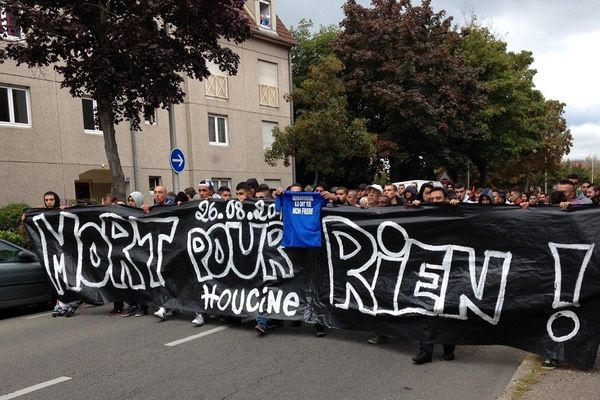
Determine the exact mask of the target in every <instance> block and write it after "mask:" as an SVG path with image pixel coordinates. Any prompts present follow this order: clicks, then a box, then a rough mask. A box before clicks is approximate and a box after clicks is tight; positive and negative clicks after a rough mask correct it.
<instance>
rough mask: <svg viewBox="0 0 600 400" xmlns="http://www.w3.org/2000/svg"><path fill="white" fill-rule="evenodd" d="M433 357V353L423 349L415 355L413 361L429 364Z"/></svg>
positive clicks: (417, 363) (418, 363)
mask: <svg viewBox="0 0 600 400" xmlns="http://www.w3.org/2000/svg"><path fill="white" fill-rule="evenodd" d="M431 359H432V354H431V353H428V352H426V351H421V352H420V353H419V354H417V355H416V356H415V357H413V359H412V360H413V363H415V364H416V365H421V364H427V363H430V362H431Z"/></svg>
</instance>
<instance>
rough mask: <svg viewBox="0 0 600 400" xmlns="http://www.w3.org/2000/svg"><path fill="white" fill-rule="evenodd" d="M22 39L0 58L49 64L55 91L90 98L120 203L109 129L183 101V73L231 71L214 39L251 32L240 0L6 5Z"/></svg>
mask: <svg viewBox="0 0 600 400" xmlns="http://www.w3.org/2000/svg"><path fill="white" fill-rule="evenodd" d="M2 6H3V7H6V8H8V9H10V10H12V12H13V14H14V15H15V23H16V24H17V25H19V26H20V27H21V29H22V30H23V32H24V33H25V35H26V40H22V41H15V42H9V43H8V44H7V46H6V48H5V49H2V50H0V60H5V59H7V58H11V59H14V60H15V61H16V62H17V63H18V64H26V65H28V66H30V67H46V66H50V65H51V66H52V67H53V68H54V69H55V70H56V71H57V72H58V73H60V74H61V75H62V81H61V87H63V88H67V89H69V91H70V93H71V94H72V95H73V96H75V97H81V96H83V95H88V96H92V97H93V98H94V99H95V100H96V101H97V103H98V115H97V117H98V120H99V121H100V124H101V126H102V127H103V131H104V139H105V149H106V153H107V158H108V162H109V166H110V169H111V174H112V178H113V191H115V192H116V194H117V196H119V197H121V198H124V195H125V181H124V176H123V172H122V168H121V163H120V159H119V155H118V149H117V145H116V141H115V138H114V124H117V123H119V122H122V121H124V120H127V121H130V122H131V124H132V125H133V127H134V128H137V127H138V126H139V122H140V114H141V113H142V112H143V110H144V109H145V108H146V109H154V108H156V107H163V108H166V107H168V106H169V105H171V104H178V103H181V102H182V101H183V100H184V95H185V93H184V92H183V90H182V88H181V83H182V82H183V79H184V75H187V76H188V77H190V78H194V79H202V78H204V77H207V76H208V75H209V71H208V68H207V65H206V61H205V60H210V61H212V62H215V63H216V64H218V65H219V66H220V68H221V69H222V70H224V71H227V72H229V73H231V74H235V73H236V71H237V66H238V63H239V57H238V55H237V54H235V53H234V52H233V51H232V50H231V49H229V48H227V47H224V46H222V45H221V44H220V43H219V40H220V39H224V40H228V41H232V42H235V43H240V42H242V41H244V40H245V39H247V38H248V37H249V36H250V35H251V31H250V25H249V22H250V20H249V18H248V16H247V15H246V14H245V11H244V10H243V6H244V1H243V0H210V1H208V0H188V1H183V2H182V1H176V0H149V1H142V2H140V1H137V0H118V1H113V0H95V1H83V0H77V1H62V0H61V1H39V0H38V1H33V0H4V1H2Z"/></svg>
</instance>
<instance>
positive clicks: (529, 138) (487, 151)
mask: <svg viewBox="0 0 600 400" xmlns="http://www.w3.org/2000/svg"><path fill="white" fill-rule="evenodd" d="M462 35H463V41H462V43H463V52H462V55H463V57H464V59H465V61H466V62H467V63H468V64H469V65H471V66H473V67H475V68H476V69H477V71H478V79H479V80H480V81H481V82H482V84H483V87H484V90H485V95H486V101H485V104H484V105H483V107H482V108H481V111H480V113H479V117H478V126H479V128H480V129H481V132H482V135H479V136H477V137H474V138H473V139H472V140H470V141H469V143H465V145H464V146H462V149H461V150H460V151H461V152H462V153H463V154H466V155H467V156H468V157H469V159H470V160H471V161H472V162H473V163H474V164H475V165H476V166H477V168H478V169H479V174H480V179H481V183H482V184H483V185H485V184H486V181H487V177H488V174H489V173H492V174H495V173H501V172H502V171H503V170H505V169H506V164H507V162H510V161H511V160H515V159H516V160H519V162H520V163H522V160H523V158H526V159H528V158H531V157H532V156H533V155H534V154H536V152H537V151H538V149H540V148H541V147H542V146H543V142H544V132H545V129H546V120H545V118H546V105H545V100H544V97H543V95H542V94H541V92H539V91H538V90H536V89H535V85H534V83H533V77H534V75H535V73H536V71H535V70H533V69H531V64H532V63H533V56H532V53H531V52H529V51H521V52H519V53H514V52H510V51H507V47H506V43H505V42H503V41H502V40H500V39H498V38H496V37H495V36H494V35H493V34H492V33H491V32H490V31H489V29H487V28H485V27H482V26H479V25H477V24H476V21H475V20H473V21H471V23H469V24H468V25H467V26H465V27H464V28H463V29H462ZM522 165H524V166H525V167H527V166H528V165H525V164H522ZM523 172H525V171H523Z"/></svg>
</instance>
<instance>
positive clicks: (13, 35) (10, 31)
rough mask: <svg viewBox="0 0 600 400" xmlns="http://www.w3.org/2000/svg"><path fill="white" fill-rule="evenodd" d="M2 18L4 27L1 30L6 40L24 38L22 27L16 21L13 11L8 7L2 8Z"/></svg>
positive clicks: (0, 12) (0, 14)
mask: <svg viewBox="0 0 600 400" xmlns="http://www.w3.org/2000/svg"><path fill="white" fill-rule="evenodd" d="M0 18H1V19H2V28H0V32H1V34H2V38H3V39H5V40H20V39H22V38H23V32H22V31H21V28H20V27H19V26H18V25H16V24H15V23H14V21H15V18H14V15H13V13H12V11H10V10H7V9H6V8H4V7H2V8H0Z"/></svg>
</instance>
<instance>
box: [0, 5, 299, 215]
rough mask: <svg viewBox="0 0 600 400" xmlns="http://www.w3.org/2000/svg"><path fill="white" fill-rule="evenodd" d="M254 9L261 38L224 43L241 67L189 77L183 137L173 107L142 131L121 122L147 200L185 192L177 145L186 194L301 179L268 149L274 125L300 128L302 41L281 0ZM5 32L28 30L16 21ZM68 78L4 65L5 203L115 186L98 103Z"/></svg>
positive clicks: (127, 164) (94, 195)
mask: <svg viewBox="0 0 600 400" xmlns="http://www.w3.org/2000/svg"><path fill="white" fill-rule="evenodd" d="M245 10H246V12H247V13H248V14H249V15H250V16H251V18H252V20H253V21H255V23H256V24H255V25H254V26H253V31H254V37H253V38H252V39H250V40H247V41H246V42H244V43H242V44H239V45H235V44H232V43H229V42H224V43H223V45H225V46H228V47H230V48H231V49H233V50H234V51H235V52H236V53H237V54H239V56H240V65H239V69H238V73H237V74H236V75H235V76H229V75H227V74H226V73H224V72H222V71H220V70H219V69H218V68H217V67H216V66H215V65H210V71H211V76H210V77H208V78H207V79H204V80H203V81H198V80H191V79H189V78H186V80H185V82H184V91H185V93H186V99H185V102H184V103H182V104H179V105H176V106H175V107H174V113H173V114H174V127H175V136H174V139H175V140H174V141H175V143H171V140H170V136H169V115H168V112H167V111H166V110H162V109H159V110H156V111H155V114H154V116H153V117H152V118H150V120H146V121H144V122H143V123H142V124H141V131H138V132H132V131H131V130H130V128H129V124H127V123H121V124H120V125H118V126H117V127H116V129H117V141H118V146H119V154H120V157H121V163H122V164H123V170H124V173H125V175H126V180H127V182H128V186H129V187H128V191H133V190H139V191H141V192H142V193H144V194H145V195H146V201H147V202H149V203H150V202H151V197H150V195H151V193H152V190H153V188H154V186H156V185H158V184H162V185H164V186H166V187H167V189H169V190H173V189H177V187H176V186H177V184H176V182H174V179H173V175H174V174H173V173H172V170H171V165H170V160H169V158H170V152H171V148H172V145H175V146H176V147H177V148H179V149H181V150H182V151H183V153H184V154H185V158H186V166H185V169H184V171H182V172H181V173H180V174H179V175H178V177H177V178H175V180H176V181H178V186H179V189H180V190H182V189H183V188H185V187H187V186H193V187H197V185H198V182H199V181H200V180H202V179H205V178H212V179H213V181H215V182H216V183H217V185H227V186H229V187H232V186H235V185H236V184H237V183H238V182H239V181H242V180H246V179H247V178H250V177H254V178H257V179H258V181H259V182H265V183H267V184H269V185H270V186H278V185H289V184H291V182H292V178H293V177H292V174H293V171H292V169H291V168H287V167H284V166H282V165H279V166H277V167H271V166H269V165H267V164H266V163H265V161H264V150H265V149H266V148H267V147H268V146H270V145H271V144H272V142H273V136H272V130H273V128H274V127H280V128H284V127H285V126H287V125H288V124H290V119H291V110H290V104H289V103H288V102H286V101H285V97H286V94H288V93H290V92H291V81H290V50H291V47H292V45H293V43H294V42H293V38H292V37H291V35H290V33H289V32H288V30H287V29H286V27H285V26H284V24H283V23H282V22H281V20H280V19H279V18H277V17H276V15H277V14H276V1H275V0H247V1H246V5H245ZM2 20H3V21H6V20H7V18H6V15H3V18H2ZM3 32H5V33H8V34H9V35H18V34H20V32H17V31H15V30H14V29H13V30H11V31H10V32H8V31H7V28H6V27H3ZM60 79H61V77H60V76H59V75H58V74H56V73H55V72H54V71H53V70H52V69H43V70H41V69H29V68H27V67H26V66H20V67H17V66H16V65H15V64H14V63H11V62H5V63H4V64H0V180H1V182H2V186H3V188H2V190H1V191H0V205H2V204H7V203H12V202H26V203H28V204H30V205H41V204H42V194H43V193H44V192H46V191H48V190H53V191H56V192H57V193H59V195H60V196H61V198H63V199H69V200H75V199H83V198H91V199H100V197H101V196H102V194H104V193H108V192H110V190H111V175H110V170H109V169H108V162H107V159H106V154H105V151H104V141H103V137H102V129H101V127H99V126H96V125H95V123H94V118H93V114H94V109H95V107H96V103H95V100H94V99H92V98H73V97H72V96H71V95H70V94H69V92H68V91H67V90H64V89H60Z"/></svg>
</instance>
